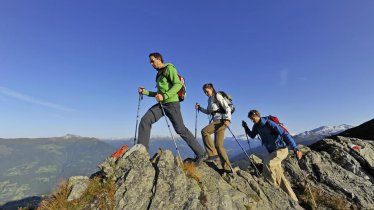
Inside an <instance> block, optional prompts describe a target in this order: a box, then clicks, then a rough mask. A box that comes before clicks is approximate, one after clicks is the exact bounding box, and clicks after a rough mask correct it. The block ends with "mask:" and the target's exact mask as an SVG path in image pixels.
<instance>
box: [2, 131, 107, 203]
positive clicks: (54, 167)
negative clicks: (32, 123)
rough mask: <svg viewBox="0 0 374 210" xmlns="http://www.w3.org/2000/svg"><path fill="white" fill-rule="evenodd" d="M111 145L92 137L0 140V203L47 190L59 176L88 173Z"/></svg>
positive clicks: (48, 190) (94, 168)
mask: <svg viewBox="0 0 374 210" xmlns="http://www.w3.org/2000/svg"><path fill="white" fill-rule="evenodd" d="M113 151H114V148H113V147H112V146H110V145H108V144H105V143H103V142H101V141H99V140H98V139H95V138H84V137H80V136H75V135H70V134H69V135H66V136H63V137H53V138H36V139H27V138H19V139H0V168H1V172H0V205H1V204H2V203H4V202H8V201H12V200H19V199H21V198H25V197H29V196H34V195H41V194H45V193H49V192H50V191H51V190H52V189H53V188H54V187H55V186H56V184H57V183H58V182H59V181H60V180H61V179H66V178H68V177H70V176H75V175H89V174H92V173H93V172H95V171H97V168H96V165H97V164H98V163H100V162H101V161H102V160H103V159H104V158H105V157H106V156H108V155H110V154H111V153H112V152H113Z"/></svg>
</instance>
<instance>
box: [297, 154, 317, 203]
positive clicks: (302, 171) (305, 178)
mask: <svg viewBox="0 0 374 210" xmlns="http://www.w3.org/2000/svg"><path fill="white" fill-rule="evenodd" d="M296 159H297V164H298V165H299V168H300V170H301V174H302V175H303V178H304V180H305V181H306V187H307V188H308V191H309V194H310V197H312V201H313V205H314V207H315V208H316V209H317V203H316V201H315V200H314V196H313V193H312V190H310V187H309V182H308V181H307V177H306V175H305V172H304V170H303V169H302V168H301V167H300V160H299V158H297V156H296Z"/></svg>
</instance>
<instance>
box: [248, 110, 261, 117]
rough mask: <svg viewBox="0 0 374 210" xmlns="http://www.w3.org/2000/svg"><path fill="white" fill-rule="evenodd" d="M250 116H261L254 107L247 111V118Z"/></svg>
mask: <svg viewBox="0 0 374 210" xmlns="http://www.w3.org/2000/svg"><path fill="white" fill-rule="evenodd" d="M252 116H257V117H261V115H260V112H258V111H257V110H256V109H252V110H251V111H249V112H248V118H250V117H252Z"/></svg>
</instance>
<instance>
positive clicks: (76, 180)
mask: <svg viewBox="0 0 374 210" xmlns="http://www.w3.org/2000/svg"><path fill="white" fill-rule="evenodd" d="M88 183H89V178H88V177H86V176H72V177H70V178H69V180H68V188H69V189H70V192H69V196H68V198H67V200H68V201H72V200H75V199H78V198H80V197H81V196H82V195H83V193H84V192H85V191H86V189H87V187H88Z"/></svg>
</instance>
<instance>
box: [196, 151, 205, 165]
mask: <svg viewBox="0 0 374 210" xmlns="http://www.w3.org/2000/svg"><path fill="white" fill-rule="evenodd" d="M207 159H208V155H207V154H206V153H204V155H202V156H199V157H197V158H196V161H195V165H196V166H199V165H200V164H201V163H202V162H204V161H205V160H207Z"/></svg>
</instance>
